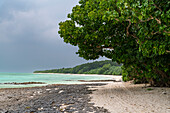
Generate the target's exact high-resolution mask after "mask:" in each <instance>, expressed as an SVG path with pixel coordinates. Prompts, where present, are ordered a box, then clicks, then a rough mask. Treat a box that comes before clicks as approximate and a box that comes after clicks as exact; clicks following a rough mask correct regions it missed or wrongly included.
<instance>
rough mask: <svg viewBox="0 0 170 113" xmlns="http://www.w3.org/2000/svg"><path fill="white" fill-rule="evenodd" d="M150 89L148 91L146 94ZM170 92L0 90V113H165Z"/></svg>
mask: <svg viewBox="0 0 170 113" xmlns="http://www.w3.org/2000/svg"><path fill="white" fill-rule="evenodd" d="M148 89H152V90H148ZM169 102H170V88H164V87H145V84H135V85H134V84H131V83H130V82H112V83H93V84H85V83H84V84H71V85H70V84H53V85H47V86H41V87H27V88H7V89H0V112H6V111H8V112H9V113H13V112H14V111H15V112H18V113H23V112H102V113H103V112H104V113H125V112H132V113H143V112H149V113H150V112H154V113H166V112H167V113H168V112H169V111H170V107H169Z"/></svg>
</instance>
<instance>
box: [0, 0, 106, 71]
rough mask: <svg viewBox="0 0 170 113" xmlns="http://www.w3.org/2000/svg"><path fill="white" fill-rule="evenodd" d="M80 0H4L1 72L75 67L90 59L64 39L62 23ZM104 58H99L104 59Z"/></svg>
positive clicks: (0, 5)
mask: <svg viewBox="0 0 170 113" xmlns="http://www.w3.org/2000/svg"><path fill="white" fill-rule="evenodd" d="M78 1H79V0H0V72H33V71H35V70H44V69H55V68H63V67H73V66H76V65H79V64H83V63H86V62H92V61H86V60H84V59H83V58H80V57H78V55H76V54H75V52H77V50H78V47H74V46H72V45H70V44H66V43H64V42H63V39H61V38H60V36H59V34H58V29H59V26H58V23H59V22H61V21H65V20H66V19H67V14H68V13H71V10H72V8H73V7H74V6H76V5H77V4H78ZM104 59H105V58H100V59H99V60H104Z"/></svg>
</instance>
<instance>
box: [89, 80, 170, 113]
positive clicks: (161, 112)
mask: <svg viewBox="0 0 170 113" xmlns="http://www.w3.org/2000/svg"><path fill="white" fill-rule="evenodd" d="M92 89H93V90H96V91H94V92H93V94H91V98H92V100H91V102H92V103H95V106H99V107H104V108H105V109H107V110H108V111H109V112H111V113H170V88H161V87H148V86H147V87H146V86H145V84H135V85H134V84H132V83H130V82H115V83H109V84H107V85H104V86H98V87H96V88H92ZM92 89H91V90H92Z"/></svg>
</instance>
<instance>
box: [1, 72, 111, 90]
mask: <svg viewBox="0 0 170 113" xmlns="http://www.w3.org/2000/svg"><path fill="white" fill-rule="evenodd" d="M111 79H113V77H112V76H104V75H78V74H76V75H74V74H35V73H0V88H21V87H36V86H45V85H49V84H81V83H82V82H80V81H78V80H111ZM13 82H16V83H23V82H44V83H45V84H28V85H15V84H4V83H13Z"/></svg>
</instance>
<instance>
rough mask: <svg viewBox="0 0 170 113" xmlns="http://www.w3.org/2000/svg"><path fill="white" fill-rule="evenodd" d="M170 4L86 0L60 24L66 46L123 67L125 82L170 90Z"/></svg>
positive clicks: (142, 0) (140, 0)
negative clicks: (146, 84) (132, 80)
mask: <svg viewBox="0 0 170 113" xmlns="http://www.w3.org/2000/svg"><path fill="white" fill-rule="evenodd" d="M169 4H170V1H169V0H80V1H79V5H77V6H75V7H73V9H72V13H71V14H68V18H70V19H68V20H66V21H65V22H60V24H59V25H60V30H59V34H60V36H61V37H62V38H63V39H64V42H66V43H70V44H72V45H74V46H78V47H79V50H78V52H77V54H79V56H80V57H83V58H85V59H97V58H99V57H100V56H105V57H107V58H110V59H112V60H113V61H116V62H118V63H123V64H124V67H123V72H124V75H123V78H124V80H126V79H134V80H135V81H138V82H146V81H148V82H150V84H151V85H157V86H170V74H169V73H170V70H169V69H170V60H169V59H170V38H169V36H170V32H169V31H170V27H169V23H170V20H169V18H170V9H169V7H170V5H169Z"/></svg>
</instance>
